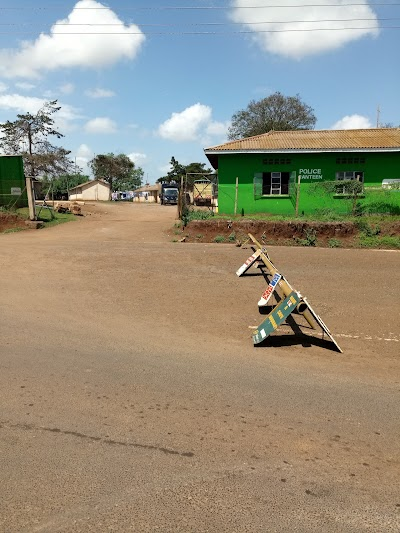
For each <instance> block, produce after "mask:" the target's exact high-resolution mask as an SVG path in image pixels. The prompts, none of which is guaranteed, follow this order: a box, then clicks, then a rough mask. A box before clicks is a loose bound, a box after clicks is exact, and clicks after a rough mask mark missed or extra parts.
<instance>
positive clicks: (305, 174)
mask: <svg viewBox="0 0 400 533" xmlns="http://www.w3.org/2000/svg"><path fill="white" fill-rule="evenodd" d="M299 176H300V178H301V179H302V180H322V179H323V176H322V172H321V169H320V168H301V169H300V170H299Z"/></svg>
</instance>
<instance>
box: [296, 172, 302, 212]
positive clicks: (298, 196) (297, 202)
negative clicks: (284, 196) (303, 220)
mask: <svg viewBox="0 0 400 533" xmlns="http://www.w3.org/2000/svg"><path fill="white" fill-rule="evenodd" d="M300 181H301V176H300V174H299V175H298V177H297V190H296V218H297V217H298V216H299V200H300Z"/></svg>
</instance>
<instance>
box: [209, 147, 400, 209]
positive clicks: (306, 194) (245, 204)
mask: <svg viewBox="0 0 400 533" xmlns="http://www.w3.org/2000/svg"><path fill="white" fill-rule="evenodd" d="M338 158H339V159H340V162H338V161H337V160H338ZM277 159H279V162H278V163H277V164H275V160H277ZM351 159H352V160H353V162H349V160H350V161H351ZM271 160H274V162H273V163H272V161H271ZM281 160H285V162H284V163H283V164H281ZM357 160H358V162H356V163H354V161H357ZM342 161H343V162H342ZM271 163H272V164H271ZM307 170H309V171H311V170H313V171H316V170H320V171H321V172H318V173H317V172H316V173H315V176H316V177H317V178H316V179H315V177H313V178H311V177H310V176H314V174H313V173H308V174H307V173H305V171H307ZM274 171H277V172H292V173H293V176H295V177H296V181H297V176H298V175H299V174H300V175H304V178H302V180H301V187H300V202H299V214H302V213H303V212H304V214H305V215H308V214H312V213H314V212H315V211H316V210H321V209H332V210H334V211H337V212H342V213H346V212H348V211H349V204H350V202H349V200H346V199H345V198H343V197H336V198H332V197H329V196H328V195H326V194H322V193H319V192H316V191H315V186H314V185H313V184H315V183H318V182H319V181H334V180H335V176H336V172H339V171H360V172H363V173H364V184H365V197H364V198H363V199H361V200H360V203H361V204H362V205H366V206H367V205H370V206H371V209H372V204H376V203H377V202H380V203H381V204H382V205H383V204H385V203H386V204H387V203H389V204H393V203H394V205H396V206H398V208H399V214H400V193H399V192H398V191H387V190H386V191H385V190H382V180H383V179H400V152H385V153H372V152H371V153H350V152H341V153H310V154H290V153H276V154H272V153H263V154H223V155H219V156H218V210H219V212H220V213H221V214H233V213H234V206H235V189H236V178H238V183H239V187H238V203H237V214H241V213H242V210H243V212H244V214H251V213H267V214H278V215H291V214H294V213H295V195H294V194H293V195H292V196H291V197H287V196H286V197H282V196H281V197H280V196H273V197H271V196H270V197H268V196H263V197H255V194H254V176H255V174H258V173H263V172H274ZM301 171H303V172H301ZM382 209H383V210H384V207H382Z"/></svg>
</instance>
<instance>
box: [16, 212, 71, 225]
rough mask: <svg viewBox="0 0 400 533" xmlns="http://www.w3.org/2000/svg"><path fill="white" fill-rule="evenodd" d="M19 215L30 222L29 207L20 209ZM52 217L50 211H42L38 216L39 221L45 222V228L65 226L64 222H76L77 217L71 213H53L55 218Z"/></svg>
mask: <svg viewBox="0 0 400 533" xmlns="http://www.w3.org/2000/svg"><path fill="white" fill-rule="evenodd" d="M17 213H18V214H19V215H20V216H21V217H22V218H24V219H25V220H28V218H29V209H28V207H22V208H20V209H17ZM51 215H52V213H50V209H42V210H41V212H40V215H39V216H38V220H40V221H41V222H43V224H44V227H45V228H50V227H52V226H58V224H64V222H71V221H72V220H76V215H72V214H71V213H53V218H52V216H51Z"/></svg>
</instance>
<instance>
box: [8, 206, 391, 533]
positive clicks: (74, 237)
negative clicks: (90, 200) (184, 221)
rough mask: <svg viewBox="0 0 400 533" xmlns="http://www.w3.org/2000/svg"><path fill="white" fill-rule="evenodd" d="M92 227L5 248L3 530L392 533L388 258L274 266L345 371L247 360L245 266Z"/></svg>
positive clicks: (260, 354) (296, 359)
mask: <svg viewBox="0 0 400 533" xmlns="http://www.w3.org/2000/svg"><path fill="white" fill-rule="evenodd" d="M89 209H91V207H90V206H89ZM92 211H93V214H92V215H90V216H87V217H85V218H83V219H80V220H78V221H77V222H74V223H70V224H64V225H62V226H58V227H55V228H51V229H47V230H40V231H37V232H34V231H31V232H23V233H17V234H7V235H0V267H1V277H0V316H1V321H0V401H1V404H0V405H1V407H0V409H1V411H0V413H1V414H0V481H1V483H0V493H1V498H0V531H1V532H7V533H14V532H18V533H23V532H29V533H30V532H48V533H55V532H97V533H99V532H109V531H113V532H127V531H138V532H153V531H161V532H171V533H172V532H189V531H193V532H292V531H298V532H314V531H315V532H321V531H324V532H360V531H361V532H364V531H371V532H391V531H393V532H397V531H399V530H400V491H399V479H400V476H399V472H400V471H399V427H400V423H399V420H400V416H399V415H400V413H399V411H400V409H399V391H400V373H399V351H400V350H399V346H400V343H399V339H400V333H399V308H400V306H399V283H400V279H399V259H400V255H399V253H397V252H384V251H369V250H366V251H361V250H340V249H339V250H338V249H332V250H331V249H326V250H325V249H306V248H278V247H274V248H271V249H270V253H271V257H272V259H273V260H274V261H275V263H276V264H277V265H278V266H279V267H281V269H282V271H283V272H284V273H285V274H286V276H287V277H288V279H289V280H290V282H291V283H292V284H293V285H294V286H295V288H296V289H298V290H301V291H302V293H303V294H305V295H306V296H308V298H309V300H310V302H311V303H312V304H313V305H314V307H315V308H316V309H317V311H318V312H319V313H320V314H321V316H322V318H323V319H324V320H325V322H326V323H327V325H328V326H329V327H330V329H331V330H332V332H333V333H334V334H335V335H336V336H337V337H336V338H337V340H338V342H339V343H340V344H341V346H342V348H343V350H344V354H343V355H341V354H338V353H336V352H334V351H332V350H328V349H326V347H325V346H323V345H321V343H320V342H319V341H318V340H316V341H313V340H312V339H311V342H308V341H307V340H306V339H300V340H299V339H297V340H296V339H294V338H293V337H292V336H287V335H285V336H284V338H283V339H284V342H283V340H282V336H281V335H282V334H285V333H286V330H287V328H283V331H281V332H280V335H279V338H276V339H273V342H272V343H271V345H270V346H269V347H262V348H254V347H253V346H252V342H251V332H252V331H253V330H252V329H251V327H254V326H256V325H257V324H258V323H259V322H260V321H261V319H262V317H260V315H259V312H258V309H257V301H258V299H259V296H260V294H261V292H262V291H263V289H264V288H265V280H264V278H263V277H262V276H261V275H258V274H257V272H256V271H253V272H254V274H253V275H249V276H246V277H243V278H240V279H239V278H237V277H236V276H235V271H236V269H237V268H238V267H239V266H240V265H241V264H242V263H243V262H244V260H245V259H246V258H247V256H248V255H250V250H244V249H240V248H236V247H234V246H231V245H218V244H209V245H207V244H205V245H202V244H198V245H194V244H181V243H173V242H172V239H173V238H174V231H173V229H172V230H171V231H169V234H168V233H166V232H164V229H166V228H170V227H171V226H172V224H173V221H174V215H175V209H174V208H173V207H169V206H163V207H161V206H150V205H149V206H138V205H132V204H116V205H105V206H102V207H100V208H92Z"/></svg>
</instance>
